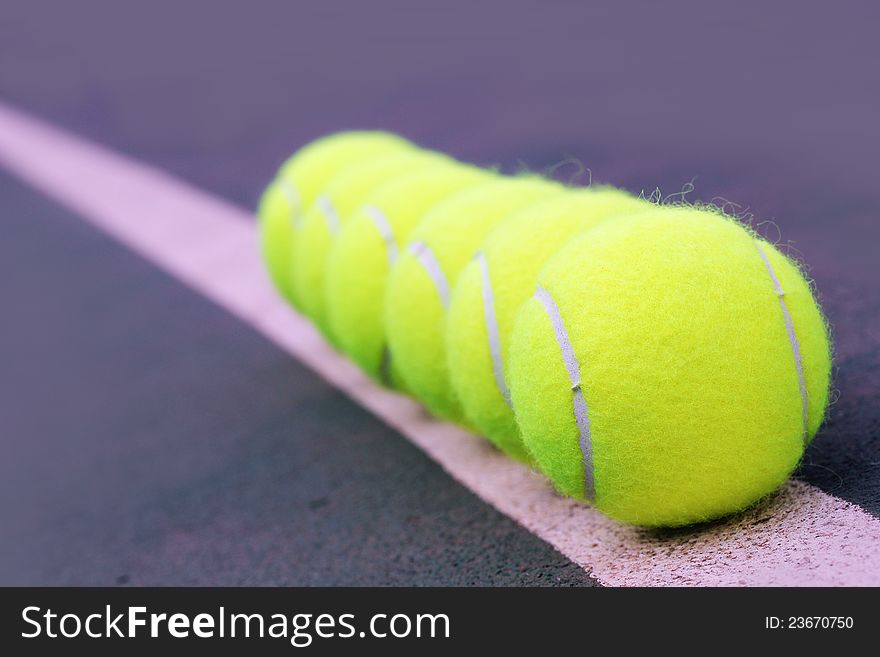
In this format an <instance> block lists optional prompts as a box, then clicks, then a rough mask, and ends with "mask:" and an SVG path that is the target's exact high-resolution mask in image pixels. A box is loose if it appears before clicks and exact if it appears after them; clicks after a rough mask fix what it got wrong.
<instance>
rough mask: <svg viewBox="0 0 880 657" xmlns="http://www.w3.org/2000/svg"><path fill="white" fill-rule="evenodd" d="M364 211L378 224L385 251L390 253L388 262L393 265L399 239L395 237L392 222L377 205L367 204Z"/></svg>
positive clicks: (377, 227)
mask: <svg viewBox="0 0 880 657" xmlns="http://www.w3.org/2000/svg"><path fill="white" fill-rule="evenodd" d="M364 212H366V213H367V216H368V217H370V220H371V221H372V222H373V224H374V225H375V226H376V230H378V231H379V235H381V236H382V241H384V242H385V252H386V253H387V254H388V263H389V264H392V265H393V264H394V261H395V260H397V240H395V239H394V230H393V229H392V228H391V222H390V221H388V217H386V216H385V214H384V213H383V212H382V211H381V210H380V209H379V208H377V207H376V206H375V205H368V206H366V207H365V208H364Z"/></svg>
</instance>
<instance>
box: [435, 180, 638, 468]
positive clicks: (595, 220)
mask: <svg viewBox="0 0 880 657" xmlns="http://www.w3.org/2000/svg"><path fill="white" fill-rule="evenodd" d="M650 207H651V205H650V204H649V203H648V201H644V200H641V199H639V198H636V197H634V196H632V195H630V194H627V193H625V192H622V191H620V190H617V189H613V188H610V187H608V188H601V187H598V188H587V189H579V190H571V191H570V192H568V193H566V194H561V195H558V196H554V197H552V198H550V199H547V200H545V201H543V202H539V203H536V204H535V205H532V206H530V207H529V208H527V209H525V210H523V211H521V212H518V213H516V214H515V215H514V216H511V217H510V218H509V219H507V220H506V221H504V222H503V223H502V224H501V225H500V226H498V228H496V229H495V230H494V231H492V233H490V235H489V237H488V238H487V239H486V241H485V242H484V243H483V245H482V246H481V247H480V251H481V254H482V256H481V257H482V258H483V259H484V262H483V263H481V262H480V261H478V260H477V259H476V258H475V259H473V260H471V261H470V262H469V263H468V264H467V265H466V266H465V268H464V270H463V271H462V273H461V275H460V276H459V279H458V282H457V283H456V286H455V290H454V292H453V295H452V302H451V304H450V307H449V317H448V321H447V327H446V350H447V359H448V363H449V374H450V379H451V382H452V386H453V389H454V390H455V393H456V397H457V398H458V400H459V401H460V402H461V405H462V408H463V409H464V413H465V416H466V417H467V419H468V421H469V423H470V424H471V425H472V426H473V427H474V428H475V429H476V430H477V431H478V432H479V433H480V434H481V435H483V436H485V437H487V438H488V439H489V440H490V441H492V443H494V444H495V445H496V446H497V447H499V448H500V449H501V450H502V451H504V452H505V453H507V454H509V455H510V456H512V457H514V458H516V459H518V460H520V461H529V460H530V457H529V454H528V451H527V450H526V448H525V445H523V442H522V439H521V437H520V433H519V427H518V426H517V424H516V418H515V417H514V414H513V409H512V408H511V406H510V405H509V403H508V401H507V400H505V398H504V396H503V394H502V390H501V388H500V386H499V384H498V382H497V381H496V373H495V371H494V367H495V364H494V363H493V358H492V353H491V350H490V343H489V334H488V331H487V320H486V312H485V298H484V290H483V286H484V283H483V268H484V267H485V268H486V270H487V271H488V278H489V281H490V285H491V295H492V307H493V309H494V317H495V324H496V326H497V327H498V329H497V330H498V334H497V335H498V343H499V344H498V347H499V348H500V355H501V363H502V365H503V366H505V367H506V363H507V360H508V352H509V347H510V333H511V332H512V330H513V323H514V320H515V318H516V313H517V311H518V310H519V307H520V306H521V305H522V304H523V303H524V302H525V301H526V300H527V299H528V298H529V297H530V296H531V295H532V294H533V293H534V291H535V281H536V279H537V277H538V272H539V271H540V270H541V268H542V267H543V266H544V263H546V262H547V260H548V259H549V258H550V257H551V256H552V255H553V254H555V253H556V252H557V251H558V250H559V249H560V248H562V247H563V246H564V245H565V244H566V243H567V242H568V241H570V240H571V239H572V238H573V237H574V236H575V235H577V234H579V233H582V232H584V231H585V230H588V229H590V228H592V227H593V226H596V225H597V224H599V223H600V222H601V221H604V220H606V219H608V218H610V217H616V216H625V215H626V214H628V213H632V212H639V211H642V212H643V211H645V210H647V209H649V208H650ZM504 378H505V380H506V378H507V377H506V376H505V377H504Z"/></svg>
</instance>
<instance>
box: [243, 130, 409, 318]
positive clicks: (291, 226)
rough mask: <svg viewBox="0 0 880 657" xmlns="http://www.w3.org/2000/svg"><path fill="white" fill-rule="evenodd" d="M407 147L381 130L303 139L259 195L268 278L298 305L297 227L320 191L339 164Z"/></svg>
mask: <svg viewBox="0 0 880 657" xmlns="http://www.w3.org/2000/svg"><path fill="white" fill-rule="evenodd" d="M411 147H412V145H411V144H410V143H409V142H408V141H406V140H405V139H402V138H401V137H397V136H395V135H391V134H388V133H386V132H373V131H354V132H340V133H338V134H333V135H329V136H327V137H322V138H320V139H317V140H315V141H313V142H311V143H310V144H307V145H306V146H304V147H303V148H301V149H300V150H298V151H297V152H296V153H294V155H293V156H291V157H290V158H289V159H288V160H287V161H286V162H285V163H284V164H283V165H282V166H281V169H280V170H279V171H278V174H277V175H276V177H275V179H274V180H273V181H272V182H271V183H270V184H269V186H268V187H267V188H266V191H265V192H264V193H263V196H262V198H261V199H260V204H259V207H258V209H257V216H258V217H259V222H260V242H261V249H262V252H263V259H264V260H265V262H266V267H267V269H268V270H269V277H270V278H271V279H272V281H273V282H274V284H275V287H276V288H277V289H278V291H279V292H280V293H281V294H282V296H284V298H285V299H287V300H288V301H289V302H290V303H291V304H293V305H294V306H296V307H299V300H298V299H297V298H296V293H295V291H294V290H293V289H292V287H291V286H290V276H289V267H290V257H291V253H292V249H293V244H294V242H295V236H296V231H297V227H298V224H299V222H300V221H301V219H302V216H303V214H304V213H305V211H306V210H307V209H308V207H309V206H310V205H311V204H312V202H313V201H314V200H315V198H316V197H317V195H318V193H319V192H320V190H321V189H322V188H323V187H324V185H325V184H326V183H327V181H328V180H329V179H330V178H331V177H332V176H333V175H334V174H335V173H337V172H338V171H339V170H340V169H342V168H343V167H345V166H348V165H350V164H353V163H355V162H359V161H364V160H370V159H374V158H377V157H380V156H381V155H383V154H386V153H392V152H396V151H401V150H404V149H408V148H411Z"/></svg>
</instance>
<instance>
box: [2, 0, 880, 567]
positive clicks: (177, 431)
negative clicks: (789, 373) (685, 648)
mask: <svg viewBox="0 0 880 657" xmlns="http://www.w3.org/2000/svg"><path fill="white" fill-rule="evenodd" d="M181 4H182V3H181ZM752 4H753V6H751V5H752ZM47 6H50V7H51V8H48V9H47ZM2 11H3V16H2V20H0V97H2V98H3V99H4V100H6V101H8V102H11V103H13V104H16V105H18V106H20V107H23V108H25V109H28V110H30V111H33V112H35V113H37V114H38V115H41V116H44V117H47V118H49V119H50V120H53V121H56V122H58V123H59V124H61V125H63V126H66V127H68V128H70V129H72V130H75V131H77V132H79V133H81V134H83V135H86V136H88V137H89V138H92V139H95V140H97V141H100V142H102V143H105V144H109V145H111V146H114V147H116V148H118V149H120V150H122V151H124V152H127V153H130V154H132V155H134V156H136V157H139V158H142V159H145V160H148V161H150V162H153V163H155V164H158V165H159V166H162V167H164V168H167V169H169V170H171V171H172V172H174V173H176V174H178V175H180V176H182V177H184V178H186V179H188V180H191V181H193V182H195V183H196V184H198V185H200V186H202V187H204V188H206V189H208V190H211V191H213V192H214V193H217V194H219V195H221V196H223V197H226V198H228V199H230V200H232V201H234V202H237V203H239V204H241V205H244V206H248V207H253V205H254V204H255V202H256V199H257V197H258V194H259V192H260V189H261V188H262V186H263V185H264V184H265V182H266V180H268V178H269V177H270V176H271V175H272V173H273V171H274V168H275V167H276V166H277V165H278V163H279V162H280V161H281V160H282V159H283V158H284V157H285V156H286V155H287V154H289V152H290V151H292V150H294V149H295V148H296V147H298V146H300V145H301V144H303V143H305V142H306V141H308V140H310V139H312V138H314V137H315V136H317V135H319V134H321V133H324V132H327V131H331V130H340V129H346V128H352V127H378V128H386V129H392V130H396V131H398V132H402V133H403V134H404V135H406V136H408V137H410V138H413V139H415V140H417V141H419V142H420V143H423V144H424V145H426V146H430V147H435V148H439V149H442V150H444V151H447V152H450V153H453V154H455V155H457V156H459V157H462V158H464V159H468V160H471V161H475V162H478V163H481V164H490V163H500V164H501V165H502V166H503V167H504V168H505V169H507V170H513V169H515V168H517V167H519V166H527V167H529V168H532V169H546V168H547V167H550V166H552V165H554V164H557V163H559V162H560V161H562V160H564V159H565V158H566V157H567V156H572V157H575V158H578V159H580V160H581V161H583V162H584V163H586V164H587V165H588V166H589V167H590V169H591V170H592V173H593V178H594V180H599V181H601V182H609V183H614V184H617V185H620V186H624V187H627V188H629V189H631V190H634V191H638V190H642V189H645V190H647V191H651V190H653V189H654V188H655V187H658V186H659V187H660V188H661V189H662V191H663V193H664V194H667V193H675V192H677V191H679V190H681V189H682V187H683V186H684V185H686V184H687V183H688V182H689V181H691V180H692V179H693V180H694V186H695V191H694V192H693V193H691V194H690V195H689V196H688V198H689V199H691V200H703V201H709V200H712V199H716V198H723V199H726V200H729V201H731V202H735V203H737V204H739V206H740V210H741V211H743V212H744V213H747V214H749V215H752V216H753V217H754V219H753V221H754V223H755V225H756V226H758V228H759V230H760V231H761V232H762V233H764V234H765V235H768V236H769V237H771V238H775V237H779V238H781V240H782V241H783V242H790V243H792V244H793V245H794V246H795V247H796V251H795V252H794V253H795V254H800V255H801V256H802V257H803V258H804V260H805V261H806V262H808V263H809V264H810V271H811V275H812V276H813V277H814V279H815V281H816V285H817V286H818V289H819V292H820V295H821V299H822V302H823V305H824V308H825V310H826V313H827V315H828V317H829V320H830V322H831V324H832V327H833V329H834V334H835V339H836V350H837V369H836V383H835V386H836V389H837V390H838V394H837V401H836V402H835V403H834V405H833V406H832V408H831V412H830V415H829V420H828V422H827V423H826V425H825V427H824V429H823V430H822V431H821V433H820V434H819V436H818V438H817V439H816V441H815V443H814V445H813V446H812V447H811V448H810V450H809V452H808V454H807V457H806V459H805V462H804V466H803V468H802V470H801V472H800V473H799V476H800V477H801V478H802V479H804V480H806V481H809V482H811V483H813V484H815V485H817V486H819V487H821V488H822V489H824V490H826V491H828V492H830V493H833V494H834V495H837V496H839V497H842V498H844V499H848V500H851V501H853V502H856V503H858V504H860V505H861V506H862V507H863V508H865V509H866V510H867V511H869V512H871V513H873V514H875V515H880V442H878V439H880V321H878V320H880V285H878V282H880V260H878V258H877V252H878V250H877V244H878V241H880V217H878V215H880V199H878V194H877V188H876V180H877V179H878V173H880V171H878V168H880V167H878V164H877V160H876V153H877V152H878V146H880V133H878V131H877V129H876V117H877V116H878V115H880V72H878V69H877V67H876V63H877V61H880V45H878V42H877V40H876V37H875V35H874V31H875V29H876V25H877V19H878V18H880V10H878V9H877V8H876V7H875V5H873V4H872V3H869V2H843V3H840V4H839V5H837V6H836V7H835V9H834V12H833V14H831V15H828V14H827V13H825V12H821V13H820V12H819V10H818V9H813V8H812V7H809V6H806V5H805V4H804V3H793V2H792V3H773V5H772V7H771V6H769V5H766V4H765V3H739V4H737V5H735V6H732V7H726V8H721V7H712V8H711V9H707V8H705V7H703V4H702V3H697V2H689V3H682V2H673V3H664V5H663V6H662V8H661V7H659V6H657V5H656V3H644V4H642V3H633V4H628V3H617V4H615V5H613V8H612V7H611V6H610V4H609V6H608V7H605V8H596V7H587V6H582V5H579V4H576V3H545V4H541V5H538V4H535V3H529V2H504V3H502V2H488V3H479V5H478V6H477V4H476V3H458V2H449V3H442V4H439V5H431V6H427V5H425V6H417V3H403V2H387V1H386V2H377V3H371V4H370V5H369V6H367V4H366V3H364V4H360V3H340V2H336V1H329V2H301V3H296V4H295V5H291V6H287V4H284V3H280V2H256V3H248V4H245V3H220V2H217V3H208V2H204V1H202V2H193V3H186V6H185V7H183V6H178V4H177V3H170V2H158V3H151V4H150V5H148V6H142V7H133V6H126V7H124V8H123V7H121V6H117V5H116V3H112V2H109V1H107V0H104V1H95V0H87V1H85V2H82V3H77V4H76V6H73V5H72V4H71V5H67V4H62V3H48V5H44V3H40V2H31V3H26V2H21V1H20V0H13V1H10V2H7V3H5V4H4V8H3V10H2ZM47 12H48V13H47ZM47 15H49V16H51V17H52V20H47V19H46V16H47ZM576 172H577V168H576V167H575V166H574V165H565V166H563V167H561V168H560V169H559V170H558V171H557V175H559V176H560V177H563V178H566V177H569V176H571V175H573V174H575V173H576ZM0 199H2V201H0V212H2V213H3V216H4V221H3V226H4V232H5V234H6V236H7V237H6V238H5V239H3V240H0V293H2V298H3V300H4V303H3V307H4V308H6V309H12V311H11V312H10V311H7V312H6V313H5V315H4V321H3V331H4V340H3V341H2V349H3V352H4V353H3V362H4V364H5V365H4V367H3V368H2V369H0V388H2V398H3V399H6V400H14V402H13V403H7V404H6V405H4V407H3V411H2V413H3V415H2V421H3V431H2V433H3V435H4V439H3V452H4V453H3V455H2V457H0V472H2V477H0V478H2V480H3V483H2V484H0V485H2V486H5V487H6V490H4V495H3V498H2V501H0V509H2V514H3V516H2V519H0V520H2V523H0V527H3V528H4V529H0V532H3V533H6V532H9V533H8V534H6V538H7V539H8V537H10V536H15V537H16V540H12V541H10V540H0V544H2V545H3V547H2V548H0V549H2V550H4V551H12V553H11V554H10V555H9V556H8V557H6V556H4V557H3V558H2V563H0V583H41V584H43V583H54V584H66V583H94V584H107V583H114V582H117V581H119V582H131V583H134V584H148V583H204V584H211V583H260V584H275V583H289V584H312V583H314V584H335V583H346V584H373V583H382V584H429V583H436V584H468V583H484V584H590V583H592V582H591V580H590V579H589V578H588V577H587V576H586V575H584V574H583V573H582V571H580V569H578V568H577V567H575V566H573V565H572V564H570V563H568V562H567V561H566V560H565V559H564V558H563V557H561V556H560V555H558V554H557V553H555V552H554V551H553V550H552V549H551V548H549V547H548V546H546V545H545V544H543V543H542V542H540V541H538V540H537V539H535V538H534V537H532V536H531V535H529V534H528V533H527V532H525V531H524V530H522V529H520V528H518V527H517V526H516V525H515V524H514V523H512V522H511V521H510V520H508V519H507V518H505V517H503V516H501V515H499V514H497V513H495V512H494V511H492V510H491V509H489V508H487V507H486V506H485V505H484V504H482V502H480V501H479V500H477V499H476V498H474V497H473V496H472V495H471V494H470V493H469V492H467V491H466V490H463V489H462V488H461V487H460V486H458V485H457V484H456V483H455V482H453V481H452V480H451V479H450V478H449V477H448V476H447V475H445V474H444V473H443V472H442V471H441V470H440V469H439V467H438V466H436V465H435V464H433V463H432V462H431V461H430V460H429V459H427V458H426V457H424V456H423V455H422V454H421V453H420V452H419V451H418V450H417V449H416V448H414V447H412V446H411V445H410V444H409V443H408V442H407V441H406V440H404V439H403V438H401V437H400V436H397V435H396V434H395V433H394V432H393V431H391V430H390V429H388V428H387V427H385V426H384V425H382V424H381V423H379V422H378V421H377V420H375V419H373V418H371V417H370V416H369V415H368V414H366V413H365V412H364V411H362V410H360V409H359V408H358V407H357V406H355V405H354V404H353V403H351V402H349V401H348V400H347V399H346V398H344V397H343V396H342V395H340V394H339V393H338V392H336V391H335V390H333V389H331V388H329V387H328V386H327V385H325V384H324V383H323V382H322V381H321V380H320V379H318V378H317V377H315V376H314V375H313V374H311V373H310V372H309V371H307V370H305V369H303V368H302V367H300V366H299V365H298V364H297V363H296V362H294V361H292V360H291V359H290V358H289V357H288V356H286V355H285V354H283V353H281V352H280V351H278V350H277V349H275V348H274V347H272V346H271V345H269V344H268V343H267V342H266V341H265V340H264V339H262V338H261V337H260V336H258V335H256V334H255V333H253V332H252V331H251V330H250V329H248V328H247V327H245V326H243V325H241V324H240V323H238V322H237V321H235V320H234V319H232V318H230V317H228V316H227V315H226V314H225V313H223V312H222V311H220V310H218V309H216V308H214V307H213V306H211V305H210V304H209V303H208V302H206V301H204V300H202V299H200V298H199V297H198V296H197V295H195V294H194V293H192V292H190V291H189V290H187V289H185V288H183V287H182V286H181V285H179V284H178V283H176V282H174V281H173V280H170V279H168V278H167V277H165V276H164V275H162V274H161V273H159V272H157V271H156V270H155V269H154V268H153V267H151V266H150V265H148V264H146V263H144V262H142V261H141V260H139V259H138V258H136V257H134V256H133V255H131V254H130V253H128V252H127V251H125V250H124V249H123V248H122V247H120V246H118V245H116V244H115V243H113V242H112V241H110V240H109V239H108V238H106V237H104V236H101V235H99V234H97V233H96V232H95V231H93V230H92V229H91V228H89V227H88V226H86V225H85V224H83V223H81V222H79V221H78V220H76V218H74V217H71V216H69V213H68V212H66V211H64V210H62V209H59V208H57V207H55V206H53V205H52V204H50V203H49V202H47V201H45V200H43V199H41V198H39V197H38V196H37V195H35V194H34V193H33V192H31V191H30V190H27V189H25V188H23V187H22V186H20V185H19V184H18V183H15V182H12V181H11V180H10V179H8V178H6V177H5V176H4V177H0Z"/></svg>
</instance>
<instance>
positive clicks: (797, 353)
mask: <svg viewBox="0 0 880 657" xmlns="http://www.w3.org/2000/svg"><path fill="white" fill-rule="evenodd" d="M755 248H756V249H758V253H760V254H761V259H762V260H763V261H764V266H765V267H767V273H768V274H770V280H772V281H773V289H774V290H775V291H776V295H777V297H779V307H780V308H781V309H782V316H783V318H784V319H785V330H786V331H787V332H788V342H789V343H790V344H791V351H792V354H794V366H795V369H796V370H797V378H798V388H800V393H801V422H802V428H803V441H804V444H805V445H806V444H807V442H808V441H809V430H808V424H809V413H810V403H809V395H808V393H807V382H806V379H805V378H804V360H803V356H802V355H801V344H800V342H799V341H798V337H797V333H796V332H795V330H794V320H793V319H792V318H791V312H789V310H788V304H786V303H785V290H783V289H782V284H781V283H780V282H779V278H778V277H777V276H776V272H775V271H774V270H773V265H771V264H770V259H769V258H768V257H767V254H766V253H765V252H764V248H763V247H762V246H761V244H760V243H759V242H758V241H755Z"/></svg>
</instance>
